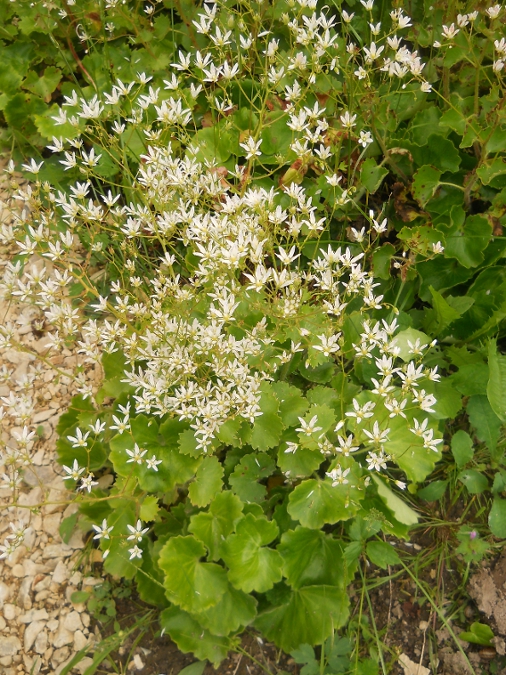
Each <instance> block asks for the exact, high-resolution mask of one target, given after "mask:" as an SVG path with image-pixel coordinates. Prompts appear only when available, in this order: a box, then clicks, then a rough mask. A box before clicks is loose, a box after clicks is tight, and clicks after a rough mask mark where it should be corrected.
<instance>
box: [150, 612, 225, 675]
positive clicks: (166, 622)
mask: <svg viewBox="0 0 506 675" xmlns="http://www.w3.org/2000/svg"><path fill="white" fill-rule="evenodd" d="M160 625H161V627H162V628H164V629H165V631H166V632H167V633H168V634H169V635H170V637H171V638H172V640H174V642H175V643H176V644H177V646H178V647H179V649H180V650H181V651H182V652H192V653H193V654H195V656H196V657H197V658H198V659H201V660H202V661H205V660H207V661H210V662H211V663H212V664H213V665H214V667H215V668H217V667H218V666H219V665H220V663H221V662H222V661H223V659H225V658H226V657H227V655H228V652H229V651H230V649H232V648H233V646H234V644H235V643H234V641H233V640H231V639H230V638H226V637H217V636H215V635H211V633H210V632H209V631H208V630H206V629H205V628H203V627H202V625H201V624H200V623H199V622H198V621H197V620H196V619H194V618H193V617H192V616H190V615H189V614H187V613H186V612H183V611H182V610H181V609H179V608H178V607H175V606H172V607H169V608H168V609H164V610H163V612H162V613H161V614H160Z"/></svg>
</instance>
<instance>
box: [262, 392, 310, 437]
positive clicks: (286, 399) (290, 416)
mask: <svg viewBox="0 0 506 675" xmlns="http://www.w3.org/2000/svg"><path fill="white" fill-rule="evenodd" d="M271 386H272V391H273V392H274V394H275V395H276V397H277V399H278V401H279V416H280V417H281V420H282V422H283V424H284V425H285V426H287V427H289V426H294V425H295V424H297V422H298V419H299V417H302V416H303V415H304V413H305V412H306V410H307V409H308V407H309V403H308V401H307V399H306V398H305V397H304V396H303V395H302V393H301V391H300V389H298V388H297V387H294V386H292V385H289V384H288V383H287V382H274V383H273V384H272V385H271Z"/></svg>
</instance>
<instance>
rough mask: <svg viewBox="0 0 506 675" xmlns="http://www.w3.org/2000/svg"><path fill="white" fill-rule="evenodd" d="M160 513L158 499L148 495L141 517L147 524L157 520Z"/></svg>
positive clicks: (140, 513)
mask: <svg viewBox="0 0 506 675" xmlns="http://www.w3.org/2000/svg"><path fill="white" fill-rule="evenodd" d="M159 511H160V507H159V505H158V498H157V497H155V496H154V495H147V496H146V497H144V501H143V502H142V504H141V509H140V512H139V516H140V518H141V520H143V521H144V522H145V523H149V522H150V521H151V520H155V518H156V516H157V515H158V512H159Z"/></svg>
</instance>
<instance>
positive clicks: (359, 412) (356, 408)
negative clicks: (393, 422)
mask: <svg viewBox="0 0 506 675" xmlns="http://www.w3.org/2000/svg"><path fill="white" fill-rule="evenodd" d="M352 403H353V410H352V411H350V412H347V413H345V415H346V417H354V418H355V419H356V420H357V424H360V423H361V422H362V421H363V420H365V419H367V418H368V417H372V416H373V415H374V413H373V410H374V408H375V407H376V404H375V403H374V401H366V403H364V405H363V406H362V407H360V404H359V402H358V401H357V399H356V398H354V399H353V401H352Z"/></svg>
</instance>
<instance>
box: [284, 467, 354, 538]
mask: <svg viewBox="0 0 506 675" xmlns="http://www.w3.org/2000/svg"><path fill="white" fill-rule="evenodd" d="M347 479H348V481H349V483H348V484H347V485H336V486H335V487H332V482H331V481H330V480H325V481H322V480H316V479H311V480H305V481H304V482H303V483H301V484H300V485H297V487H296V488H295V490H294V491H293V492H292V493H291V495H290V497H289V499H288V501H289V504H288V513H289V514H290V515H291V517H292V518H293V519H294V520H298V521H299V522H300V523H301V525H303V526H304V527H309V528H311V529H315V530H319V529H320V528H321V527H323V526H324V525H327V524H328V525H332V524H333V523H337V522H338V521H340V520H348V519H349V518H352V517H353V516H354V515H355V513H356V512H357V509H358V503H357V502H358V501H360V500H361V499H362V498H363V495H362V494H361V493H360V492H359V491H358V489H357V487H356V485H357V483H358V480H357V479H356V478H355V476H354V475H353V473H352V472H350V473H349V474H348V476H347Z"/></svg>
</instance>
